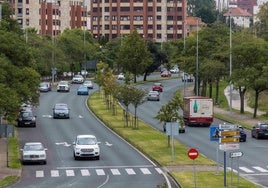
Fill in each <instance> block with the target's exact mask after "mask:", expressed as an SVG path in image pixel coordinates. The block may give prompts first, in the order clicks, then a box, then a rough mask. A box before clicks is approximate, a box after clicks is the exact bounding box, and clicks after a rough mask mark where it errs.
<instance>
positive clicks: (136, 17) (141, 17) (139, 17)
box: [134, 16, 143, 21]
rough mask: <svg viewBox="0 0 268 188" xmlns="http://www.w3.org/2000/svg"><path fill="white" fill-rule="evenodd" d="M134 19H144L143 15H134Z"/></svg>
mask: <svg viewBox="0 0 268 188" xmlns="http://www.w3.org/2000/svg"><path fill="white" fill-rule="evenodd" d="M134 20H136V21H141V20H143V16H134Z"/></svg>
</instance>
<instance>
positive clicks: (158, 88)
mask: <svg viewBox="0 0 268 188" xmlns="http://www.w3.org/2000/svg"><path fill="white" fill-rule="evenodd" d="M152 90H153V91H158V92H162V91H163V85H162V84H161V83H158V82H157V83H154V84H153V86H152Z"/></svg>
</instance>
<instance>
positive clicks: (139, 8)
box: [134, 7, 143, 12]
mask: <svg viewBox="0 0 268 188" xmlns="http://www.w3.org/2000/svg"><path fill="white" fill-rule="evenodd" d="M134 11H136V12H142V11H143V8H142V7H134Z"/></svg>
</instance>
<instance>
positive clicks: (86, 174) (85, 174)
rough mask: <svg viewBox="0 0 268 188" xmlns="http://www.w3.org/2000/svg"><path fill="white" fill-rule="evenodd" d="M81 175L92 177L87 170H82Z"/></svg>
mask: <svg viewBox="0 0 268 188" xmlns="http://www.w3.org/2000/svg"><path fill="white" fill-rule="evenodd" d="M81 174H82V176H90V173H89V171H88V170H86V169H82V170H81Z"/></svg>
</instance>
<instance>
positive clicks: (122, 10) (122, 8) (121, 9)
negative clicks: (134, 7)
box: [120, 7, 130, 12]
mask: <svg viewBox="0 0 268 188" xmlns="http://www.w3.org/2000/svg"><path fill="white" fill-rule="evenodd" d="M120 11H121V12H129V11H130V7H121V8H120Z"/></svg>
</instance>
